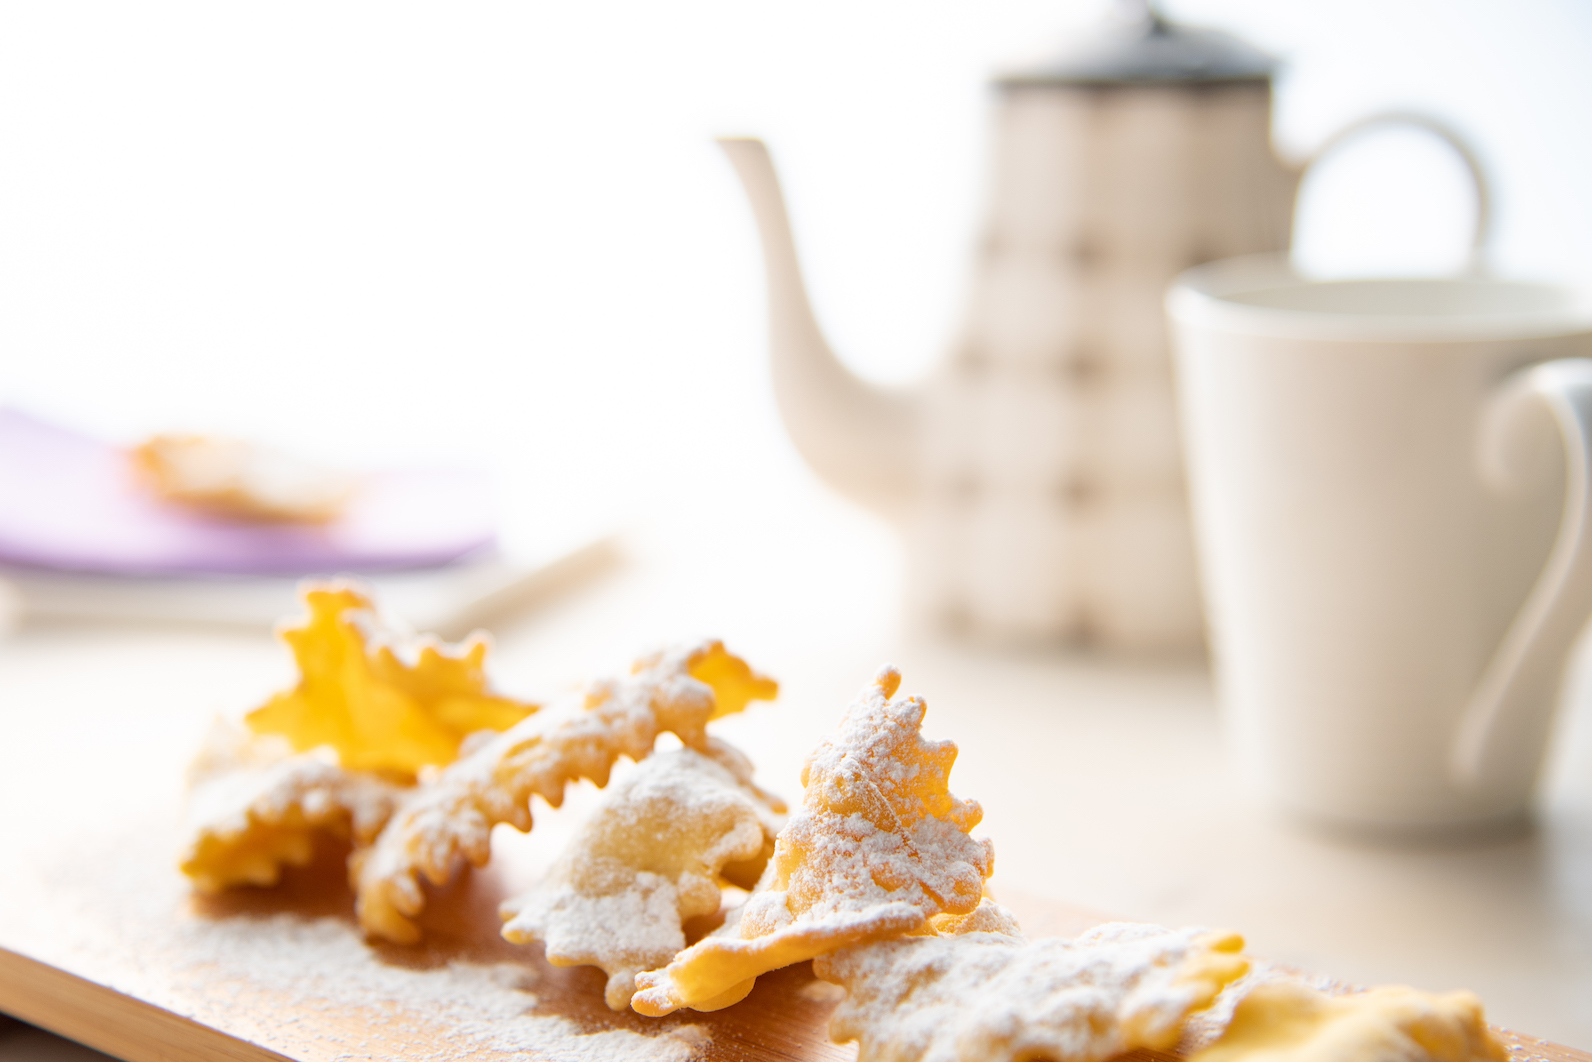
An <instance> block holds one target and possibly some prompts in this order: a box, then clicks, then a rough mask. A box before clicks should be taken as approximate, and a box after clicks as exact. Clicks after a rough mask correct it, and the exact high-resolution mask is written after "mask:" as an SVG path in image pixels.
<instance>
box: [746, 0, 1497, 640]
mask: <svg viewBox="0 0 1592 1062" xmlns="http://www.w3.org/2000/svg"><path fill="white" fill-rule="evenodd" d="M1273 65H1274V64H1273V62H1272V60H1270V59H1269V58H1268V57H1266V56H1265V55H1263V54H1261V53H1260V52H1258V51H1256V50H1255V49H1253V48H1251V47H1249V46H1248V45H1245V44H1243V43H1241V42H1240V41H1238V40H1236V39H1235V38H1233V37H1230V36H1228V35H1226V34H1223V33H1218V32H1215V31H1211V30H1198V29H1190V28H1184V27H1177V26H1174V25H1172V24H1170V23H1168V22H1166V21H1165V20H1164V19H1162V18H1161V17H1160V16H1159V15H1157V14H1156V13H1155V12H1154V11H1153V10H1152V9H1150V8H1149V7H1147V6H1146V5H1144V4H1143V3H1139V4H1137V5H1134V4H1124V5H1123V7H1122V8H1121V9H1119V10H1118V12H1117V18H1116V19H1115V21H1114V23H1113V24H1111V25H1108V26H1107V27H1105V28H1104V29H1103V30H1102V31H1101V32H1100V33H1099V34H1097V35H1096V37H1095V38H1094V39H1093V40H1090V41H1087V42H1086V43H1085V44H1084V45H1083V46H1082V47H1080V48H1079V49H1078V50H1076V51H1074V52H1072V53H1070V54H1068V55H1066V56H1064V57H1062V58H1060V59H1058V60H1056V61H1055V62H1053V63H1051V64H1048V65H1046V66H1044V67H1042V68H1039V69H1037V70H1032V71H1027V72H1022V73H1015V74H1011V75H1008V76H1005V77H1002V78H1000V79H998V80H997V81H996V88H997V93H998V106H997V108H996V115H995V136H994V159H993V167H992V172H991V179H990V185H991V200H990V204H989V208H988V220H987V222H986V225H985V228H984V231H983V235H982V240H981V242H980V246H979V261H978V263H977V268H976V269H975V270H974V277H975V279H974V287H973V291H972V297H971V302H970V306H969V308H968V313H967V318H966V323H965V326H964V328H963V331H962V333H961V335H960V338H959V339H958V340H957V342H956V343H955V344H954V347H953V349H952V351H951V354H950V357H949V358H948V359H947V360H946V362H945V363H944V364H943V365H942V367H941V368H940V369H939V370H938V371H937V372H936V373H935V374H934V375H933V376H931V378H930V379H929V380H928V381H927V382H926V384H925V385H924V386H922V387H921V388H920V389H918V390H917V391H915V392H900V391H886V390H883V389H880V388H876V387H872V386H870V385H868V384H867V383H865V382H863V381H861V380H859V379H857V378H856V377H855V376H853V375H852V374H851V373H850V372H849V371H848V370H847V369H846V368H845V367H844V366H842V365H841V363H840V362H839V361H838V360H837V359H836V358H835V356H834V354H833V353H832V351H831V350H830V348H829V346H828V344H827V343H826V342H825V340H824V337H823V335H822V333H821V331H820V329H819V327H818V324H817V321H816V320H815V318H814V316H813V312H812V309H811V306H810V305H809V303H808V300H807V295H806V292H805V290H804V287H803V284H802V279H801V274H800V271H799V268H798V265H797V260H796V254H795V249H794V244H793V241H792V238H791V233H790V227H789V221H788V219H787V216H786V212H785V206H784V201H783V198H782V196H781V193H780V188H779V184H778V180H777V178H776V177H775V173H774V169H773V165H772V163H771V162H770V160H769V156H768V152H767V150H766V149H765V148H764V146H763V144H762V143H761V142H759V141H757V140H741V139H738V140H725V141H721V144H722V146H723V148H724V150H725V151H726V152H727V153H728V155H729V157H730V159H731V161H732V162H733V163H734V165H735V168H736V170H737V171H738V172H739V174H740V177H741V180H742V182H743V184H744V185H745V188H746V191H747V194H748V196H749V197H750V199H751V203H752V208H753V211H754V213H755V215H756V219H757V223H758V229H759V232H760V234H761V237H762V241H763V250H764V259H765V263H766V268H767V279H768V288H769V315H770V333H771V335H770V339H771V347H772V355H773V374H774V385H775V391H776V395H777V398H778V402H779V408H780V412H781V415H782V417H783V419H784V421H785V424H786V426H787V428H788V430H789V431H790V434H791V436H792V438H793V439H794V441H795V443H796V445H797V447H798V449H799V450H800V451H801V453H802V454H803V456H804V457H805V458H806V459H807V460H808V462H810V463H811V465H812V466H813V467H814V468H815V469H816V470H817V471H818V472H819V473H820V475H822V476H823V477H824V478H825V479H826V480H828V481H829V482H830V483H831V484H833V485H834V486H835V487H837V488H839V489H840V490H841V491H842V492H844V493H846V494H848V495H849V496H851V497H852V498H854V499H856V500H858V501H860V502H862V503H864V504H865V505H867V506H869V507H871V508H874V509H876V510H878V511H881V512H883V513H885V514H887V515H889V516H891V517H893V518H895V519H897V520H899V521H900V522H901V523H902V524H903V527H904V530H905V533H906V537H907V543H908V556H909V567H908V573H907V585H908V587H909V592H910V594H911V599H910V601H909V611H910V614H911V615H912V616H913V617H914V618H915V619H917V620H919V621H920V622H921V621H927V622H928V623H930V624H934V625H944V626H951V627H954V628H960V629H963V630H967V631H970V632H972V633H974V634H976V635H979V636H983V637H986V638H989V639H992V640H998V641H1006V642H1051V643H1055V642H1061V643H1073V644H1083V645H1097V646H1103V647H1108V648H1113V649H1124V650H1129V651H1152V652H1153V651H1176V650H1190V649H1197V648H1198V647H1200V645H1201V644H1202V642H1203V624H1202V620H1201V606H1200V600H1199V592H1198V588H1197V585H1196V576H1195V561H1194V548H1193V544H1192V538H1191V532H1190V525H1189V517H1188V502H1187V498H1186V491H1185V487H1184V481H1183V463H1182V457H1181V453H1180V449H1179V443H1178V432H1177V424H1176V415H1175V411H1174V403H1173V389H1172V379H1171V361H1170V356H1169V353H1168V346H1167V337H1166V326H1165V323H1164V319H1163V313H1162V298H1163V295H1164V293H1165V291H1166V288H1167V285H1168V284H1169V283H1170V281H1171V280H1172V278H1173V277H1175V276H1176V275H1177V274H1178V273H1180V272H1182V271H1183V270H1184V269H1186V268H1187V267H1189V266H1191V265H1195V264H1198V263H1200V262H1204V261H1208V260H1211V259H1216V258H1224V257H1228V256H1232V255H1240V254H1248V253H1253V252H1261V251H1279V250H1286V249H1287V247H1288V244H1289V240H1290V234H1291V231H1292V219H1293V209H1294V199H1295V193H1296V191H1297V189H1298V185H1299V179H1300V176H1301V174H1302V172H1303V168H1302V167H1296V166H1290V165H1288V164H1285V163H1284V162H1282V161H1279V160H1278V159H1277V157H1276V156H1275V155H1274V154H1273V151H1272V146H1271V93H1272V84H1271V74H1272V70H1273ZM1388 120H1402V121H1411V122H1415V123H1417V124H1421V125H1425V126H1427V127H1428V128H1430V129H1432V130H1433V131H1434V132H1436V133H1438V135H1440V136H1443V137H1444V138H1445V139H1448V140H1449V141H1450V142H1451V143H1453V144H1454V146H1455V148H1456V149H1457V150H1458V151H1459V153H1460V155H1461V157H1462V158H1463V159H1464V160H1465V162H1466V163H1467V164H1469V165H1470V167H1471V171H1472V173H1473V175H1476V176H1477V180H1478V189H1480V178H1479V173H1478V171H1477V169H1476V166H1475V164H1474V160H1473V159H1472V158H1471V156H1470V155H1469V153H1468V152H1467V151H1466V150H1465V148H1464V147H1463V145H1461V144H1459V143H1458V141H1457V140H1455V139H1454V138H1453V137H1452V136H1451V135H1450V134H1449V133H1447V132H1446V131H1445V130H1443V129H1442V128H1441V127H1440V126H1438V125H1436V123H1432V122H1429V121H1427V120H1425V119H1420V118H1416V117H1407V116H1383V117H1381V118H1378V119H1372V120H1371V121H1372V122H1375V121H1388ZM1366 124H1370V123H1369V122H1364V123H1357V125H1356V126H1354V127H1351V129H1350V130H1346V131H1345V133H1347V132H1352V131H1353V130H1355V129H1358V128H1361V127H1363V126H1364V125H1366ZM1343 135H1344V134H1339V136H1338V137H1335V138H1333V140H1331V141H1329V146H1330V145H1331V144H1333V143H1336V142H1338V141H1339V140H1341V138H1342V136H1343ZM1317 157H1319V153H1318V156H1317ZM1478 200H1479V201H1480V202H1482V203H1483V204H1484V202H1485V195H1484V194H1483V193H1481V192H1480V191H1479V192H1478ZM1479 231H1480V226H1479V227H1478V232H1479Z"/></svg>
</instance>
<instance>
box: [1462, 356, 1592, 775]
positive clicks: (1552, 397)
mask: <svg viewBox="0 0 1592 1062" xmlns="http://www.w3.org/2000/svg"><path fill="white" fill-rule="evenodd" d="M1544 406H1545V407H1546V408H1547V410H1548V412H1549V413H1550V414H1551V415H1552V417H1553V421H1554V424H1555V426H1556V427H1557V429H1558V435H1559V438H1560V441H1561V442H1562V443H1563V445H1564V456H1565V485H1564V510H1563V514H1562V515H1561V516H1560V518H1559V533H1558V536H1557V538H1556V539H1555V540H1554V543H1553V548H1552V550H1551V551H1549V553H1548V561H1547V564H1546V565H1544V567H1543V569H1542V574H1541V575H1539V576H1538V577H1537V582H1536V585H1534V586H1533V587H1532V588H1531V593H1530V594H1528V595H1527V597H1526V601H1525V604H1524V605H1522V606H1521V608H1520V611H1519V612H1518V613H1517V614H1516V615H1515V618H1514V621H1513V622H1512V623H1511V624H1510V625H1509V629H1508V631H1507V632H1506V633H1505V634H1504V638H1503V641H1502V642H1500V643H1499V645H1498V649H1497V650H1496V651H1495V652H1494V653H1493V657H1492V659H1491V660H1490V661H1488V663H1487V667H1486V669H1485V670H1484V671H1483V672H1482V676H1481V681H1480V682H1478V683H1477V685H1476V688H1475V690H1474V691H1473V692H1472V694H1471V696H1470V701H1469V703H1468V704H1467V705H1466V707H1465V711H1464V713H1463V714H1462V715H1461V716H1460V723H1459V729H1458V730H1457V731H1456V733H1455V739H1454V743H1453V746H1452V750H1451V756H1450V767H1451V771H1450V773H1451V775H1452V777H1453V779H1454V781H1455V782H1456V783H1457V784H1458V785H1460V786H1461V787H1462V788H1466V789H1479V788H1483V787H1485V786H1487V785H1489V784H1492V783H1499V782H1501V783H1503V784H1508V779H1507V778H1506V777H1504V776H1509V777H1513V778H1515V779H1518V778H1519V777H1520V775H1521V774H1522V773H1525V774H1526V775H1527V776H1530V775H1535V773H1536V772H1537V769H1538V767H1539V765H1540V763H1541V759H1542V750H1543V749H1544V748H1545V747H1546V746H1547V737H1548V729H1549V727H1550V726H1551V725H1552V722H1553V710H1552V709H1553V707H1554V701H1555V695H1556V694H1557V692H1558V689H1559V684H1560V680H1561V676H1562V673H1563V670H1564V660H1565V656H1566V654H1567V653H1568V652H1569V650H1570V647H1571V646H1572V645H1573V644H1574V642H1575V639H1576V636H1577V635H1578V634H1580V632H1581V629H1582V627H1583V626H1585V624H1586V621H1587V614H1588V611H1589V610H1592V534H1589V532H1592V489H1589V487H1592V483H1589V476H1592V359H1589V358H1563V359H1560V360H1558V361H1550V362H1546V363H1543V364H1541V365H1534V366H1532V367H1530V368H1528V369H1524V370H1522V371H1520V372H1518V373H1516V374H1514V375H1513V376H1511V377H1510V378H1509V379H1507V380H1505V381H1504V382H1503V383H1502V384H1501V385H1500V386H1499V389H1498V391H1497V392H1496V393H1495V397H1494V399H1493V401H1492V403H1491V404H1490V405H1489V407H1488V410H1487V415H1486V418H1485V419H1484V421H1483V423H1482V432H1481V440H1480V441H1481V451H1480V455H1479V456H1480V458H1481V461H1482V463H1483V472H1484V474H1485V475H1487V478H1489V479H1492V480H1497V481H1502V482H1504V483H1507V482H1508V481H1509V480H1510V479H1512V478H1514V477H1515V476H1518V475H1519V474H1520V471H1521V470H1518V469H1511V468H1509V467H1508V466H1509V461H1508V450H1509V442H1510V440H1511V438H1514V437H1518V436H1515V435H1514V433H1516V432H1518V431H1519V429H1520V427H1521V425H1522V423H1523V420H1524V418H1525V417H1528V416H1531V415H1533V414H1537V415H1540V409H1541V408H1542V407H1544Z"/></svg>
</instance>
